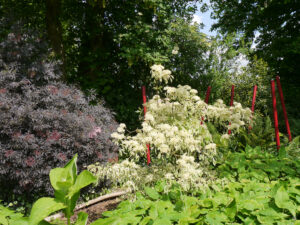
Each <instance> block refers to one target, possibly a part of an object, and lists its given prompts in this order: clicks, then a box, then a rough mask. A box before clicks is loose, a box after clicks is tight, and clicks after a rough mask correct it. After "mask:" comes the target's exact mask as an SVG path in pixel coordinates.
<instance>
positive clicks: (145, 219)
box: [139, 216, 151, 225]
mask: <svg viewBox="0 0 300 225" xmlns="http://www.w3.org/2000/svg"><path fill="white" fill-rule="evenodd" d="M150 220H151V217H150V216H146V217H145V218H144V219H142V220H141V222H140V224H139V225H147V224H148V223H149V222H150Z"/></svg>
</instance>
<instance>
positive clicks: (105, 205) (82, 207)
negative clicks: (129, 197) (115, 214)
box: [45, 191, 127, 224]
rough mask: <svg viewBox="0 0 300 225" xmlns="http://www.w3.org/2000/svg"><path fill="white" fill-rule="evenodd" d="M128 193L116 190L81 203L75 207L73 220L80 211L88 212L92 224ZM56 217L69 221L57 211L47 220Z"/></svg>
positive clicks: (113, 207) (89, 221)
mask: <svg viewBox="0 0 300 225" xmlns="http://www.w3.org/2000/svg"><path fill="white" fill-rule="evenodd" d="M126 194H127V192H126V191H116V192H113V193H110V194H106V195H103V196H100V197H98V198H95V199H92V200H90V201H88V202H86V203H82V204H79V205H77V206H76V208H75V211H74V215H73V216H72V217H71V221H76V219H77V215H78V213H80V212H86V213H87V214H88V215H89V217H88V218H89V219H88V223H87V224H90V223H91V222H93V221H95V220H97V219H99V218H100V217H101V215H102V213H103V212H105V211H108V210H113V209H115V208H116V207H117V206H118V204H119V203H120V202H121V201H123V200H124V198H126ZM56 219H59V220H62V221H64V222H66V221H67V219H66V218H65V217H64V215H63V213H57V214H55V215H52V216H49V217H47V218H46V219H45V220H46V221H48V222H50V221H54V220H56Z"/></svg>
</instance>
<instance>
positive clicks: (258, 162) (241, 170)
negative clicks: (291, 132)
mask: <svg viewBox="0 0 300 225" xmlns="http://www.w3.org/2000/svg"><path fill="white" fill-rule="evenodd" d="M224 159H225V162H224V163H222V164H221V165H220V166H219V167H218V168H217V170H218V171H219V174H220V176H221V177H226V178H227V179H229V180H232V181H234V180H242V179H249V180H251V179H254V180H258V181H260V182H270V181H276V180H278V179H280V180H286V179H288V178H295V177H298V178H300V163H299V161H298V160H295V159H294V158H292V157H288V155H287V153H286V151H285V148H284V147H282V148H281V149H280V151H279V155H278V156H276V155H274V154H271V153H268V152H267V151H262V150H261V148H260V147H255V148H251V147H250V146H247V147H246V149H245V151H243V152H234V153H233V152H229V153H228V154H227V155H226V156H225V157H224Z"/></svg>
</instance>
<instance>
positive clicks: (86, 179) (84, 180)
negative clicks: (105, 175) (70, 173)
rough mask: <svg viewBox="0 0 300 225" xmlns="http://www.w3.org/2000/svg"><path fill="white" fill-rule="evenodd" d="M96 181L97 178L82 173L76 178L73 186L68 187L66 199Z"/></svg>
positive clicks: (90, 174) (84, 172)
mask: <svg viewBox="0 0 300 225" xmlns="http://www.w3.org/2000/svg"><path fill="white" fill-rule="evenodd" d="M96 181H97V178H96V177H95V176H94V175H93V174H92V173H91V172H89V171H87V170H84V171H82V172H81V173H80V174H79V175H78V176H77V178H76V181H75V184H74V185H73V186H71V187H70V189H69V193H68V195H67V197H68V198H71V197H72V196H73V195H74V194H75V193H77V192H79V191H80V190H81V189H82V188H84V187H86V186H88V185H90V184H91V183H94V182H96Z"/></svg>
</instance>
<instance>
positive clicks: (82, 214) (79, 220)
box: [74, 212, 88, 225]
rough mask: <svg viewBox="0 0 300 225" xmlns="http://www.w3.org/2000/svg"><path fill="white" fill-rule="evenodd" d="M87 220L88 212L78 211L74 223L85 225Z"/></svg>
mask: <svg viewBox="0 0 300 225" xmlns="http://www.w3.org/2000/svg"><path fill="white" fill-rule="evenodd" d="M87 222H88V214H87V213H85V212H80V213H78V217H77V220H76V223H75V224H74V225H86V224H87Z"/></svg>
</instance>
